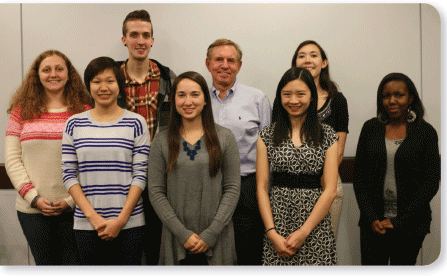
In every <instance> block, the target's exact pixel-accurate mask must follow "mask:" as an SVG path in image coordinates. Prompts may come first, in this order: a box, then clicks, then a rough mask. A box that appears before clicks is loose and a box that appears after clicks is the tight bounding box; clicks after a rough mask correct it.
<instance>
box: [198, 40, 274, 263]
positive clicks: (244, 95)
mask: <svg viewBox="0 0 447 278" xmlns="http://www.w3.org/2000/svg"><path fill="white" fill-rule="evenodd" d="M241 66H242V51H241V49H240V48H239V46H238V45H237V44H236V43H234V42H233V41H231V40H227V39H218V40H216V41H215V42H213V43H212V44H211V45H210V46H209V47H208V52H207V58H206V67H207V68H208V70H209V72H210V73H211V75H212V77H213V86H212V87H211V89H210V93H211V103H212V106H213V116H214V121H215V122H216V123H217V124H219V125H221V126H224V127H227V128H229V129H230V130H231V131H232V132H233V133H234V136H235V137H236V141H237V144H238V147H239V153H240V158H241V175H242V176H241V195H240V198H239V202H238V205H237V207H236V210H235V212H234V214H233V223H234V232H235V243H236V254H237V259H238V262H237V263H238V264H239V265H261V262H262V247H263V245H262V238H263V234H264V225H263V223H262V219H261V216H260V213H259V209H258V202H257V200H256V141H257V139H258V136H259V135H258V133H259V131H260V130H261V129H262V128H263V127H265V126H267V125H269V124H270V120H271V112H272V110H271V106H270V102H269V100H268V98H267V96H266V95H265V94H264V93H262V92H261V91H260V90H258V89H255V88H252V87H249V86H246V85H243V84H240V83H239V82H237V81H236V75H237V74H238V72H239V70H240V69H241Z"/></svg>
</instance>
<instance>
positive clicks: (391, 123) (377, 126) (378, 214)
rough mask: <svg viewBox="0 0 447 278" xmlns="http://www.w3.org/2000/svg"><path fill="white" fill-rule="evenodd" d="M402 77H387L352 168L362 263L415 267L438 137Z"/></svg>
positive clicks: (426, 224) (436, 168) (432, 191)
mask: <svg viewBox="0 0 447 278" xmlns="http://www.w3.org/2000/svg"><path fill="white" fill-rule="evenodd" d="M423 116H424V108H423V106H422V102H421V100H420V98H419V96H418V92H417V90H416V87H415V86H414V84H413V82H412V81H411V80H410V78H408V77H407V76H406V75H404V74H401V73H391V74H388V75H387V76H385V77H384V78H383V80H382V82H381V83H380V85H379V89H378V91H377V117H375V118H372V119H370V120H368V121H367V122H366V123H365V124H364V125H363V128H362V131H361V133H360V139H359V142H358V145H357V154H356V158H355V169H354V192H355V196H356V198H357V203H358V205H359V208H360V221H359V226H360V239H361V244H360V246H361V256H362V264H363V265H388V263H390V264H391V265H414V264H415V263H416V259H417V256H418V253H419V250H420V248H421V246H422V242H423V241H424V238H425V236H426V234H427V233H429V232H430V223H431V209H430V201H431V199H432V198H433V197H434V196H435V195H436V192H437V191H438V189H439V181H440V178H441V166H440V156H439V147H438V136H437V133H436V131H435V129H434V128H433V127H432V126H431V125H430V124H429V123H427V122H426V121H424V120H423Z"/></svg>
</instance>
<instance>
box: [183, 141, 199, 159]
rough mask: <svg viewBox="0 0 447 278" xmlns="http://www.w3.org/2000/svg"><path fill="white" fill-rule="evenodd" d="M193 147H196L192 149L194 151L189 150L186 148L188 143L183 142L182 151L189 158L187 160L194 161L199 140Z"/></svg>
mask: <svg viewBox="0 0 447 278" xmlns="http://www.w3.org/2000/svg"><path fill="white" fill-rule="evenodd" d="M194 145H196V146H195V147H194V149H192V150H191V149H190V148H189V147H188V143H186V141H184V142H183V150H184V151H185V152H186V155H188V156H189V159H191V160H194V156H195V155H196V154H197V151H198V150H200V149H201V148H200V140H199V141H197V142H196V143H195V144H194Z"/></svg>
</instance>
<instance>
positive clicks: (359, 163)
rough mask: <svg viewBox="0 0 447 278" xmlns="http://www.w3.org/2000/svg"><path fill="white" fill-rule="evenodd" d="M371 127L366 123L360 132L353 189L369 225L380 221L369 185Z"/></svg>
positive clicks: (362, 214) (362, 215) (361, 211)
mask: <svg viewBox="0 0 447 278" xmlns="http://www.w3.org/2000/svg"><path fill="white" fill-rule="evenodd" d="M370 128H371V127H370V125H369V124H368V122H366V123H365V124H364V125H363V127H362V131H361V132H360V137H359V141H358V144H357V151H356V155H355V163H354V178H353V187H354V194H355V198H356V199H357V204H358V206H359V209H360V215H361V216H360V217H366V219H367V220H366V221H367V222H368V223H373V222H374V221H376V220H379V219H380V217H381V216H380V215H379V214H378V213H377V212H376V211H375V208H374V205H373V197H372V196H373V193H372V192H371V188H372V187H371V185H370V183H369V179H370V177H369V169H370V168H371V165H370V159H369V156H368V152H367V145H368V140H369V139H370V132H371V131H370V130H369V129H370Z"/></svg>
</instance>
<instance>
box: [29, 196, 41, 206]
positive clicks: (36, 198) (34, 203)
mask: <svg viewBox="0 0 447 278" xmlns="http://www.w3.org/2000/svg"><path fill="white" fill-rule="evenodd" d="M39 198H40V195H37V196H36V197H34V198H33V200H32V201H31V207H32V208H37V206H36V204H37V200H39Z"/></svg>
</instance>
